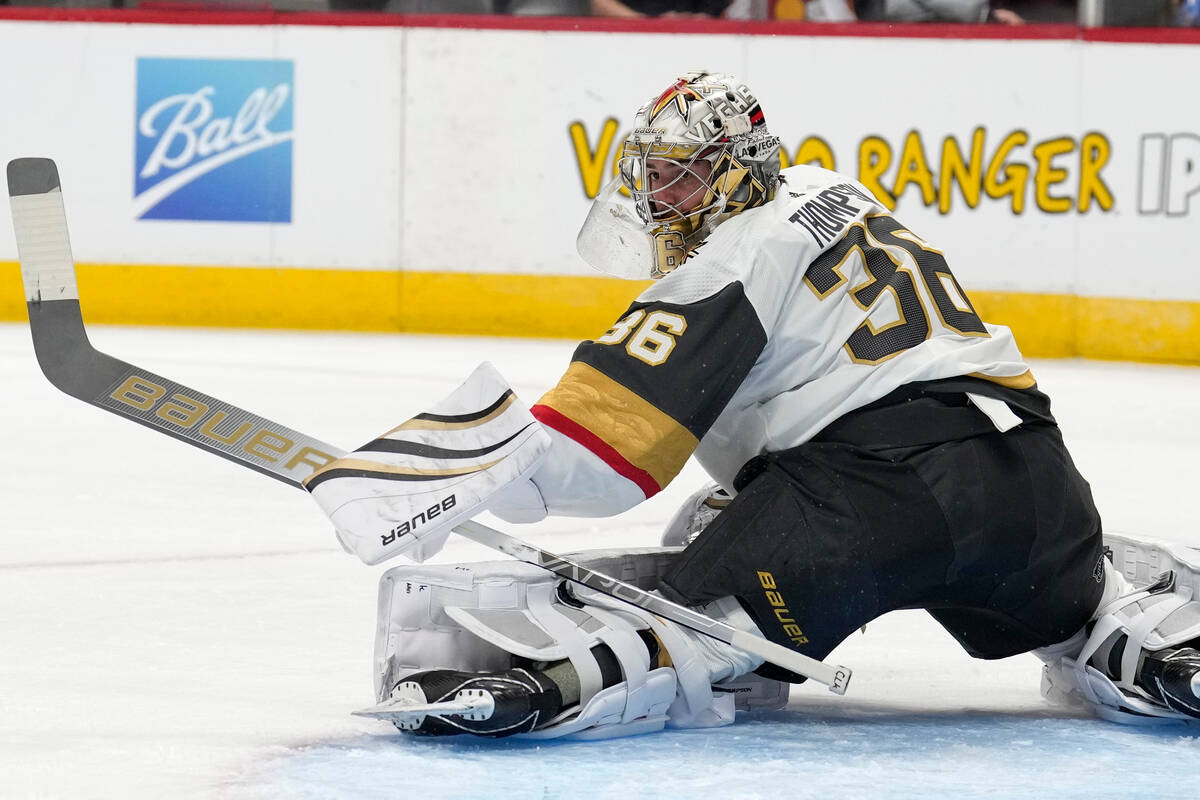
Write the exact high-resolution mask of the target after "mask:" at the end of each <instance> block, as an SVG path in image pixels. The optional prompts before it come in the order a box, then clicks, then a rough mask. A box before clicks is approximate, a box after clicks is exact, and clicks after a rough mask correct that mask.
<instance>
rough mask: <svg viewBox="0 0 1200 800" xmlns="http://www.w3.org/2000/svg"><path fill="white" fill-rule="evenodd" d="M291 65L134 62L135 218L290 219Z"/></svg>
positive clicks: (177, 60)
mask: <svg viewBox="0 0 1200 800" xmlns="http://www.w3.org/2000/svg"><path fill="white" fill-rule="evenodd" d="M292 72H293V70H292V62H291V61H280V60H251V59H206V58H139V59H138V62H137V116H136V118H135V120H134V125H135V134H134V136H135V142H136V145H135V154H136V158H135V161H134V169H135V173H134V181H133V187H134V189H133V194H134V210H135V216H136V217H137V218H138V219H176V220H213V221H224V222H291V220H292V138H293V135H294V130H293V123H292V106H293V94H294V91H295V86H294V83H293V80H292Z"/></svg>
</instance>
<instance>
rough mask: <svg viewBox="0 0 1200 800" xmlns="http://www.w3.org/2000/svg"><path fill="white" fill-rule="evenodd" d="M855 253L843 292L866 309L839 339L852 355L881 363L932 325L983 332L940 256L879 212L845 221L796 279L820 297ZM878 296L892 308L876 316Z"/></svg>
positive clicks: (836, 284)
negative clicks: (860, 276) (857, 276)
mask: <svg viewBox="0 0 1200 800" xmlns="http://www.w3.org/2000/svg"><path fill="white" fill-rule="evenodd" d="M856 256H857V258H858V259H859V260H860V261H861V263H862V265H863V269H864V271H865V272H866V273H867V274H866V277H865V279H864V280H861V281H860V282H859V283H857V285H855V286H852V287H850V289H849V290H848V292H847V296H848V297H849V299H850V300H852V301H853V302H854V304H855V305H857V306H858V307H859V308H860V309H862V310H863V311H866V312H868V316H867V318H866V319H865V320H864V321H863V322H862V324H861V325H859V326H858V327H857V328H856V329H855V330H854V333H852V334H851V335H850V338H849V339H847V340H846V344H845V348H846V352H847V353H848V354H849V355H850V357H851V358H852V359H853V360H854V361H855V362H857V363H859V364H879V363H882V362H884V361H887V360H888V359H889V358H892V357H893V356H897V355H899V354H900V353H902V352H904V351H905V350H908V349H909V348H911V347H916V346H917V345H919V344H920V343H921V342H923V341H925V340H926V339H928V338H930V337H931V336H933V335H937V334H938V333H942V334H944V333H946V332H950V333H954V334H958V335H959V336H981V337H986V336H988V335H989V334H988V332H987V327H986V326H985V325H984V324H983V320H981V319H980V318H979V315H978V314H976V313H975V307H974V306H972V305H971V301H970V300H969V299H967V294H966V292H964V291H963V289H962V287H961V286H960V285H959V283H958V281H957V280H956V279H955V278H954V275H953V274H952V273H951V272H950V267H949V265H948V264H947V263H946V258H945V257H944V256H943V255H942V254H941V253H940V252H939V251H937V250H934V249H933V248H931V247H929V246H928V245H927V244H925V242H924V241H922V240H921V239H920V238H919V237H918V236H916V235H915V234H914V233H912V232H911V231H909V230H907V229H906V228H904V226H902V225H901V224H900V223H899V222H897V221H896V220H895V218H893V217H891V216H888V215H886V214H878V215H875V216H870V217H867V218H866V219H865V220H863V221H862V222H856V223H854V224H853V225H851V226H850V229H849V230H848V231H846V235H845V236H843V237H842V239H841V240H840V241H838V242H837V244H835V245H834V246H833V247H831V248H830V249H829V250H827V251H825V252H824V253H822V254H821V255H820V256H818V257H817V259H816V260H814V261H813V262H812V264H810V265H809V267H808V271H807V272H805V273H804V282H805V283H806V284H808V287H809V288H810V289H812V291H813V292H814V293H815V294H816V295H817V297H819V298H820V299H821V300H825V299H826V298H828V297H830V296H831V295H833V294H834V292H836V291H837V290H838V289H840V288H841V287H842V286H843V285H844V284H846V282H847V281H849V278H848V277H847V273H848V272H850V271H851V270H850V269H849V268H851V267H852V266H853V263H852V262H851V259H853V258H855V257H856ZM885 296H886V297H890V298H891V300H892V302H893V303H894V306H893V307H894V309H895V311H894V313H892V314H888V315H887V319H886V321H879V313H880V312H881V311H882V312H883V313H884V314H886V309H885V308H884V306H883V305H882V303H880V301H881V299H883V298H884V297H885ZM877 303H880V304H879V305H877ZM872 317H875V318H876V321H874V322H873V321H872ZM934 318H936V320H937V323H938V325H939V327H938V329H936V330H935V328H934V326H933V325H932V324H931V320H933V319H934Z"/></svg>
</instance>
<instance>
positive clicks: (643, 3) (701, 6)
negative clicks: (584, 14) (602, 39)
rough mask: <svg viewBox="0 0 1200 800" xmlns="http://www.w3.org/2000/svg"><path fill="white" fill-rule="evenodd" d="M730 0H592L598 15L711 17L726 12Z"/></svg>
mask: <svg viewBox="0 0 1200 800" xmlns="http://www.w3.org/2000/svg"><path fill="white" fill-rule="evenodd" d="M729 2H730V0H592V14H594V15H595V16H597V17H673V18H675V19H711V18H712V17H720V16H721V15H722V14H724V12H725V9H726V7H727V6H728V5H729Z"/></svg>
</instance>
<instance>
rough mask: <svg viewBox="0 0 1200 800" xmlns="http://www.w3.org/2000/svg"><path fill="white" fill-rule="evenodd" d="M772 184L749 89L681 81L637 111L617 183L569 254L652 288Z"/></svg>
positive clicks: (726, 81) (710, 80) (767, 147)
mask: <svg viewBox="0 0 1200 800" xmlns="http://www.w3.org/2000/svg"><path fill="white" fill-rule="evenodd" d="M778 184H779V137H777V136H774V135H772V134H771V133H770V132H769V131H768V130H767V127H766V121H765V119H764V117H763V112H762V108H761V107H760V106H759V104H758V99H757V98H756V97H755V96H754V94H753V93H752V92H751V91H750V89H749V87H747V86H746V84H744V83H742V82H741V81H740V80H738V79H737V78H735V77H733V76H732V75H725V74H721V73H713V72H706V71H698V72H691V73H688V74H687V75H684V76H683V77H681V78H679V79H678V80H676V81H675V82H674V83H672V84H671V85H670V86H669V87H667V89H666V90H665V91H663V92H661V93H660V94H658V95H657V96H656V97H654V98H653V99H652V100H650V102H648V103H646V104H645V105H644V106H642V107H641V108H640V109H638V111H637V114H636V116H635V118H634V129H633V132H632V133H631V134H630V135H629V138H627V139H626V140H625V142H624V144H623V145H622V149H621V156H620V162H619V164H618V172H617V175H616V177H614V178H613V179H612V180H611V181H609V183H608V184H607V185H606V186H605V187H604V188H603V189H601V190H600V193H599V195H597V197H596V199H595V201H594V202H593V203H592V208H591V211H590V212H589V213H588V216H587V219H586V220H585V221H584V224H583V228H582V229H581V230H580V232H579V238H578V240H577V243H576V244H577V247H578V250H579V254H580V255H581V256H582V257H583V259H584V260H585V261H587V262H588V263H589V264H591V265H592V266H593V267H595V268H596V269H598V270H600V271H602V272H607V273H609V274H613V275H617V276H619V277H622V278H634V279H645V278H647V277H650V278H661V277H663V276H664V275H666V274H667V273H668V272H670V271H671V270H673V269H675V268H677V267H678V266H680V265H681V264H682V263H683V262H684V261H685V260H686V259H687V257H688V255H689V253H690V252H691V251H692V250H693V249H694V248H695V247H696V246H697V245H699V244H700V243H701V242H703V241H704V240H705V239H706V238H707V237H708V235H709V234H710V233H712V231H713V229H715V228H716V227H717V225H719V224H721V223H722V222H724V221H725V220H727V219H729V218H730V217H731V216H733V215H734V214H738V213H741V212H742V211H745V210H746V209H749V208H754V207H755V206H759V205H762V204H763V203H765V202H767V201H768V200H770V199H771V198H772V197H773V196H774V193H775V188H776V186H777V185H778ZM622 190H624V192H622ZM622 194H627V195H628V197H629V199H628V200H626V199H625V197H623V196H622ZM631 209H632V211H633V212H636V216H635V215H634V213H631Z"/></svg>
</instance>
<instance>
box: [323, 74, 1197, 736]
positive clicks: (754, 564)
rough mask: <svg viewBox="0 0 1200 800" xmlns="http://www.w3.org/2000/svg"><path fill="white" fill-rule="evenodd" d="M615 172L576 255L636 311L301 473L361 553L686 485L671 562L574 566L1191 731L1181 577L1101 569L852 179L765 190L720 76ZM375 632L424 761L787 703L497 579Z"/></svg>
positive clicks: (1067, 487)
mask: <svg viewBox="0 0 1200 800" xmlns="http://www.w3.org/2000/svg"><path fill="white" fill-rule="evenodd" d="M619 167H620V168H619V171H618V174H617V175H616V177H615V178H614V179H613V180H612V182H611V183H610V184H609V185H608V186H606V187H605V188H604V189H603V190H602V191H601V193H600V195H599V196H598V197H597V198H596V200H595V202H594V203H593V206H592V209H591V211H590V213H589V214H588V216H587V219H586V221H585V222H584V225H583V228H582V230H581V231H580V233H579V237H578V249H579V252H580V255H581V256H582V257H583V258H584V259H585V260H586V261H587V262H589V263H590V264H592V265H593V266H595V267H597V268H598V269H601V270H604V271H606V272H609V273H612V274H616V275H620V276H622V277H627V278H639V279H644V278H647V277H649V278H653V279H655V281H654V283H652V284H651V286H650V288H648V289H647V290H646V291H644V292H643V293H642V294H641V295H640V296H639V297H638V298H637V299H636V301H635V302H634V303H633V304H632V305H631V306H630V307H629V308H628V309H627V310H626V311H625V313H624V314H622V315H621V316H620V317H619V319H617V321H616V322H615V323H614V324H613V325H612V327H611V328H610V329H608V330H607V331H605V332H602V333H599V335H598V336H597V337H596V338H595V339H593V340H589V341H585V342H583V343H582V344H580V345H579V346H578V348H577V349H576V351H575V353H574V356H573V359H572V361H571V363H570V365H569V366H568V367H567V369H566V372H565V374H564V375H563V376H562V378H561V379H560V380H559V381H558V383H557V384H556V385H555V386H554V387H553V388H551V389H550V391H549V392H547V393H546V394H545V396H543V397H542V398H541V399H540V400H538V401H537V402H536V403H534V404H533V405H532V406H526V405H525V404H524V403H522V401H521V400H520V399H519V398H517V397H516V396H515V395H514V394H513V393H512V391H511V390H510V389H509V388H508V386H507V384H506V383H505V382H504V379H503V378H502V377H501V376H500V375H498V374H497V373H496V372H495V370H493V369H491V368H490V367H488V366H484V367H481V368H480V369H479V370H477V371H476V372H475V373H474V374H473V375H472V376H471V377H470V378H469V379H468V380H467V381H466V383H464V384H463V386H462V387H460V388H459V389H458V390H457V391H456V392H454V393H453V394H452V395H451V396H450V397H448V398H446V400H444V401H443V402H442V403H440V404H439V405H438V406H436V407H435V408H433V409H430V410H429V411H428V412H426V413H423V414H419V415H418V416H416V417H414V418H413V419H411V420H409V421H408V422H405V423H403V424H402V425H400V426H398V427H397V428H395V429H394V430H392V431H390V432H388V433H387V434H384V435H383V436H381V437H379V438H378V439H376V440H375V441H373V442H371V443H370V444H368V445H366V446H364V447H363V448H360V449H359V450H357V451H355V452H353V453H351V454H349V455H347V456H345V457H343V458H340V459H338V460H336V461H333V462H332V463H329V464H328V465H326V466H324V467H323V468H321V469H320V470H318V471H317V472H316V473H314V474H313V475H312V476H311V478H309V479H308V481H307V482H306V487H307V488H308V489H309V490H310V491H311V492H312V494H313V496H314V498H315V499H316V500H317V502H318V503H319V504H320V506H321V508H322V509H323V510H324V511H325V512H326V513H327V514H328V515H329V517H330V518H331V520H332V521H333V524H334V526H335V528H336V530H337V533H338V536H339V538H340V539H341V541H342V543H343V544H344V545H345V546H346V547H347V549H349V550H351V551H353V552H355V553H356V554H357V555H358V556H359V557H360V558H362V559H363V560H364V561H365V562H367V563H370V564H374V563H378V562H380V561H383V560H385V559H388V558H391V557H393V556H405V557H406V558H409V559H413V560H417V561H423V560H424V559H425V558H427V557H428V556H430V555H431V554H433V553H435V552H436V551H437V550H438V548H439V547H440V546H441V544H442V542H444V541H445V538H446V537H447V536H448V535H449V533H450V532H451V531H452V529H453V528H454V527H455V526H456V525H459V524H461V523H462V522H463V521H465V520H467V519H469V518H470V517H472V516H473V515H475V514H477V513H479V512H480V511H482V510H485V509H486V510H490V511H491V512H493V513H495V514H496V515H498V516H500V517H501V518H503V519H505V520H507V521H509V522H513V523H520V522H530V521H537V520H540V519H542V518H544V517H546V516H547V515H576V516H607V515H612V514H616V513H619V512H621V511H624V510H626V509H628V508H630V507H632V506H634V505H636V504H638V503H639V502H641V501H643V500H645V499H646V498H648V497H651V496H652V495H654V494H655V493H657V492H658V491H660V489H662V487H664V486H665V485H667V483H668V482H669V481H671V480H672V479H673V478H674V477H675V476H676V474H677V473H678V472H679V471H680V469H681V467H682V466H683V464H684V462H685V461H686V460H687V459H688V458H689V457H691V456H693V455H694V456H695V457H696V459H697V460H698V461H699V463H700V464H701V465H702V466H703V467H704V468H705V469H706V470H707V471H708V473H709V474H710V475H711V477H712V479H713V481H714V483H713V485H712V486H709V487H705V488H704V489H701V490H700V491H699V492H698V493H697V494H696V495H695V496H694V497H693V499H692V500H691V501H689V503H688V504H686V505H685V507H684V508H683V509H681V510H680V512H679V514H677V516H676V518H675V519H674V520H673V521H672V522H671V523H670V525H669V526H668V528H667V530H666V532H665V533H664V541H663V542H662V546H659V547H648V548H645V549H640V550H630V551H615V550H598V551H593V552H588V553H585V554H580V555H577V558H578V559H579V560H581V561H582V562H583V563H584V564H585V565H586V566H588V567H589V568H591V569H594V570H596V571H598V572H602V573H605V574H608V575H612V576H613V577H616V578H620V579H622V580H625V581H626V582H628V583H633V584H636V585H638V586H640V587H642V588H644V589H653V590H654V591H656V592H658V593H661V595H662V596H664V597H666V598H668V599H670V600H672V601H675V602H677V603H680V604H683V605H686V606H689V607H691V608H694V609H698V610H700V611H701V612H703V613H704V614H705V615H707V616H708V617H711V618H713V619H716V620H719V621H721V622H725V623H727V624H729V625H732V626H734V627H736V628H738V629H740V630H743V631H749V632H752V633H754V634H757V635H761V636H763V637H766V638H767V639H769V640H771V641H774V642H776V643H779V644H781V645H784V646H787V647H790V648H794V649H795V650H796V651H799V652H800V653H803V654H805V655H807V656H810V657H812V658H815V659H818V660H821V659H824V658H825V657H826V656H827V655H828V654H829V653H830V651H831V650H832V649H833V648H834V647H835V646H836V645H837V644H838V643H839V642H840V641H842V639H844V638H845V637H846V636H847V635H848V634H849V633H850V632H852V631H855V630H857V629H858V628H860V627H861V626H863V625H865V624H866V623H867V622H869V621H871V620H873V619H875V618H876V617H878V616H880V615H882V614H884V613H886V612H888V611H892V610H895V609H904V608H908V609H912V608H921V609H927V610H928V612H929V614H931V615H932V616H933V618H934V619H936V620H937V621H938V622H939V623H940V624H941V625H942V626H943V627H944V628H945V629H946V631H947V632H948V633H949V634H950V635H951V636H953V637H954V638H955V639H956V640H957V641H958V642H959V643H960V644H961V645H962V647H963V648H964V649H965V650H966V651H967V652H968V653H969V654H971V655H972V656H975V657H977V658H983V659H995V658H1003V657H1007V656H1012V655H1015V654H1018V653H1024V652H1030V651H1032V652H1034V653H1036V654H1037V655H1038V656H1039V657H1040V658H1041V659H1042V660H1043V661H1044V662H1045V669H1044V673H1043V692H1044V693H1045V694H1046V695H1047V696H1048V697H1050V698H1052V699H1055V700H1061V701H1065V702H1075V703H1082V704H1085V705H1087V706H1089V707H1091V708H1092V709H1094V710H1095V711H1096V712H1097V713H1099V714H1101V715H1103V716H1105V717H1108V718H1111V719H1115V720H1123V721H1133V720H1137V721H1157V720H1176V719H1183V720H1191V719H1197V718H1200V677H1198V676H1200V652H1197V649H1195V648H1196V646H1197V642H1198V641H1200V603H1198V602H1197V600H1196V599H1194V595H1195V594H1196V593H1197V592H1198V591H1200V558H1198V556H1197V553H1196V551H1191V550H1188V549H1186V548H1179V547H1174V546H1170V545H1166V544H1163V543H1155V542H1150V541H1138V540H1135V539H1132V538H1121V537H1110V538H1109V539H1108V540H1107V542H1106V541H1105V539H1104V537H1103V534H1102V529H1101V522H1100V517H1099V515H1098V513H1097V511H1096V508H1095V506H1094V504H1093V502H1092V497H1091V493H1090V490H1089V487H1088V484H1087V483H1086V481H1085V480H1084V479H1083V478H1082V477H1081V475H1080V474H1079V472H1078V471H1077V469H1076V468H1075V465H1074V464H1073V462H1072V460H1071V457H1070V455H1069V454H1068V452H1067V449H1066V447H1065V445H1064V443H1063V438H1062V435H1061V433H1060V431H1059V428H1058V425H1057V423H1056V421H1055V418H1054V416H1053V415H1052V413H1051V409H1050V400H1049V398H1048V397H1047V396H1046V394H1044V393H1043V392H1041V391H1040V390H1039V389H1038V386H1037V383H1036V382H1035V379H1034V376H1033V374H1032V373H1031V372H1030V369H1029V367H1028V366H1027V365H1026V363H1025V361H1024V359H1023V357H1022V355H1021V353H1020V351H1019V350H1018V348H1017V345H1016V343H1015V341H1014V339H1013V336H1012V334H1011V332H1010V331H1009V330H1008V329H1007V328H1005V327H1002V326H999V325H994V324H990V323H987V322H984V321H983V320H982V319H981V318H980V316H979V315H978V313H976V310H975V308H974V306H973V305H972V303H971V300H970V298H969V296H968V294H967V292H966V290H964V288H963V287H962V286H961V285H960V284H959V282H958V281H957V280H956V279H955V276H954V273H953V272H952V270H951V267H950V265H949V263H948V261H947V258H946V256H945V255H944V254H943V253H942V251H940V250H939V249H938V248H937V247H936V246H935V245H934V244H933V243H932V242H930V241H928V240H926V239H924V238H922V236H921V235H919V234H918V233H917V232H914V231H912V230H911V229H909V228H908V227H906V226H905V225H904V224H903V223H902V222H901V221H900V220H899V219H898V218H896V217H895V216H894V215H893V214H892V213H891V212H890V211H889V210H888V208H887V207H885V206H883V205H881V204H880V203H879V202H878V201H877V200H876V199H875V198H874V197H873V196H872V195H871V193H870V192H869V191H868V190H867V189H866V188H864V187H863V186H862V185H861V184H860V183H858V182H857V181H855V180H854V179H852V178H849V177H847V176H844V175H839V174H837V173H835V172H831V171H828V170H825V169H821V168H818V167H815V166H807V165H801V166H795V167H791V168H789V169H786V170H783V171H782V172H781V171H780V157H779V139H778V138H777V137H776V136H774V135H772V134H771V133H770V132H769V131H768V129H767V126H766V121H765V118H764V114H763V110H762V108H761V107H760V105H759V103H758V100H757V99H756V98H755V96H754V94H753V93H752V92H751V91H750V89H749V88H748V87H747V86H746V85H745V84H744V83H742V82H741V81H739V80H737V79H736V78H734V77H732V76H729V75H723V74H715V73H709V72H693V73H689V74H687V75H684V76H683V77H681V78H679V79H678V80H676V81H674V82H672V83H671V84H670V85H669V86H668V87H667V88H666V89H665V90H664V91H662V92H660V93H658V94H656V95H654V97H653V98H652V99H651V100H650V101H649V102H648V103H646V104H645V105H644V106H642V107H641V108H640V109H639V110H638V111H637V113H636V117H635V121H634V129H633V132H632V133H631V134H630V136H629V137H628V139H627V140H626V141H625V142H624V143H623V149H622V152H621V157H620V164H619ZM622 190H624V192H622ZM626 195H627V196H626ZM598 544H600V545H602V544H603V542H599V543H598ZM379 602H380V605H379V628H378V640H377V648H376V665H377V672H376V690H377V699H378V700H379V702H380V704H381V706H380V708H383V709H385V710H386V713H385V714H384V716H386V717H387V718H388V719H390V720H392V721H393V722H395V724H396V725H397V726H398V727H399V728H401V729H402V730H408V731H413V732H415V733H419V734H427V735H443V734H462V733H468V734H476V735H482V736H508V735H514V734H516V735H522V736H526V737H542V738H550V737H562V736H573V737H577V738H579V737H583V738H601V737H608V736H618V735H624V734H631V733H643V732H647V731H653V730H658V729H661V728H663V727H666V726H677V727H701V726H715V725H724V724H727V723H730V722H731V721H733V719H734V715H735V710H736V709H737V708H753V707H779V706H781V705H783V704H784V703H786V701H787V685H788V683H790V682H797V681H798V680H800V676H798V675H795V674H793V673H791V672H789V671H787V670H783V669H780V668H778V667H776V666H773V665H771V664H766V663H763V662H762V661H761V659H759V658H757V657H754V656H751V655H750V654H748V653H746V652H744V651H742V650H740V649H738V648H736V647H733V646H731V645H728V644H725V643H723V642H720V641H716V640H714V639H711V638H709V637H707V636H705V635H703V634H702V633H698V632H696V631H694V630H691V629H688V628H684V627H681V626H679V625H676V624H674V623H672V622H669V621H666V620H664V619H662V618H660V617H658V616H656V615H653V614H650V613H647V612H646V611H644V610H642V609H641V608H639V607H637V606H634V605H630V604H628V603H625V602H623V601H622V600H619V599H617V598H615V597H612V596H609V595H607V594H604V593H602V592H598V591H594V590H591V589H585V588H583V587H581V586H579V585H577V584H574V583H572V582H569V581H564V580H561V579H559V578H557V577H555V576H554V575H552V574H550V573H548V572H546V571H544V570H541V569H539V568H537V567H534V566H530V565H526V564H521V563H516V562H489V563H483V564H467V565H450V566H446V565H443V566H419V565H409V566H399V567H395V568H393V569H391V570H390V571H388V572H387V573H385V574H384V576H383V579H382V584H381V590H380V600H379Z"/></svg>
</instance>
